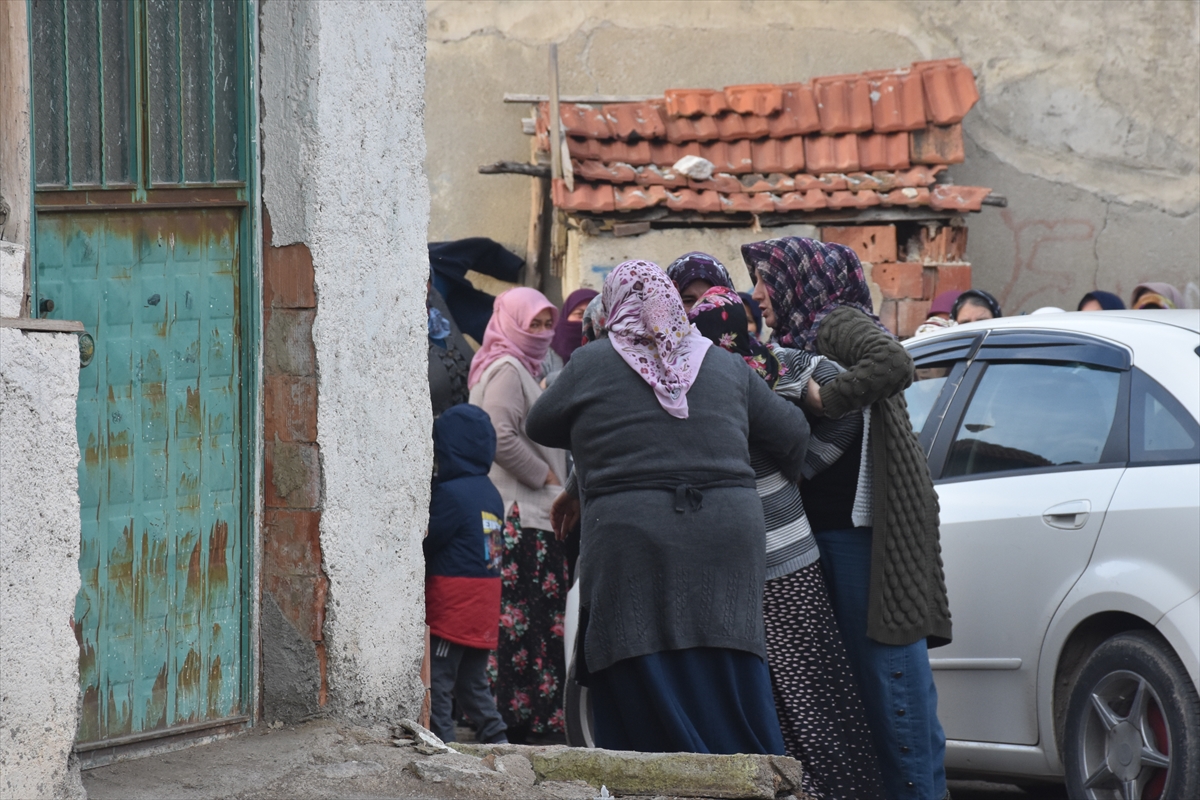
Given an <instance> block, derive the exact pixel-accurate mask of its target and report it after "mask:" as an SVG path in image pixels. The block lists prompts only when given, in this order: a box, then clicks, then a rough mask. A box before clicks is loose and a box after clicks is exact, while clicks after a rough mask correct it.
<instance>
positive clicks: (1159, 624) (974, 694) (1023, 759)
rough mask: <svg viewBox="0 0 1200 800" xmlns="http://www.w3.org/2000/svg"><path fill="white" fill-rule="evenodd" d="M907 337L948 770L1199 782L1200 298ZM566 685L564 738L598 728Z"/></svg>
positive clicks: (1131, 793)
mask: <svg viewBox="0 0 1200 800" xmlns="http://www.w3.org/2000/svg"><path fill="white" fill-rule="evenodd" d="M906 346H907V347H908V348H909V350H910V352H911V353H912V355H913V359H914V361H915V363H916V367H917V380H916V382H915V383H914V384H913V385H912V386H911V387H910V388H909V389H908V390H907V391H906V393H905V394H906V397H907V400H908V406H909V413H910V416H911V417H912V420H913V428H914V429H915V430H916V431H917V433H918V435H919V436H920V439H921V444H922V446H923V447H924V449H925V452H926V455H927V456H928V458H929V465H930V471H931V473H932V475H933V478H934V482H935V484H936V486H937V491H938V496H939V498H940V502H941V523H942V524H941V542H942V557H943V560H944V563H945V571H946V583H947V587H948V590H949V596H950V610H951V612H952V614H953V620H954V641H953V643H952V644H950V645H947V646H946V647H941V648H938V649H935V650H932V651H930V659H929V660H930V664H931V665H932V667H933V670H934V673H933V674H934V679H935V682H936V683H937V688H938V696H939V702H938V715H939V717H940V718H941V721H942V725H943V727H944V728H945V731H946V737H947V740H948V741H947V747H946V767H947V769H948V770H949V771H951V773H955V774H959V775H972V776H983V777H997V778H1004V779H1006V780H1008V781H1039V780H1041V781H1051V782H1055V781H1060V780H1063V779H1064V778H1065V780H1066V783H1067V790H1068V793H1069V794H1070V796H1071V797H1087V798H1107V797H1114V798H1146V800H1155V799H1156V798H1160V797H1162V798H1196V797H1200V698H1198V689H1200V312H1197V311H1182V310H1180V311H1130V312H1091V313H1064V314H1051V315H1037V316H1025V317H1013V318H1008V319H999V320H989V321H987V322H981V323H973V324H969V325H962V326H959V327H955V328H948V329H946V330H944V331H939V332H938V333H936V334H932V335H929V336H926V337H922V338H920V339H915V340H910V341H909V342H907V343H906ZM575 594H576V592H575V591H573V592H572V595H573V596H574V595H575ZM576 603H577V600H575V599H574V597H573V598H572V600H571V601H569V605H568V619H569V624H568V630H567V634H568V639H567V641H568V658H569V657H570V652H571V649H572V644H571V643H572V642H573V639H574V627H573V625H572V624H571V623H573V622H574V619H575V616H574V614H573V613H571V612H572V611H574V610H576ZM568 668H569V667H568ZM568 687H569V688H568V702H567V709H566V711H567V721H568V729H569V737H570V741H571V742H572V743H573V744H591V737H590V715H589V713H588V711H589V709H588V705H587V697H586V690H582V691H581V690H580V687H578V686H576V685H575V684H574V681H569V682H568Z"/></svg>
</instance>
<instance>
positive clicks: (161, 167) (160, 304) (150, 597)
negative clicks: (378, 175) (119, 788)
mask: <svg viewBox="0 0 1200 800" xmlns="http://www.w3.org/2000/svg"><path fill="white" fill-rule="evenodd" d="M30 22H31V25H30V27H31V34H32V38H33V42H32V47H31V52H32V67H33V90H34V91H33V112H34V113H33V117H34V150H35V159H34V160H35V164H34V169H35V180H36V190H35V208H36V213H35V231H34V267H35V268H34V285H33V289H34V304H35V309H36V310H37V311H39V312H40V315H41V316H46V317H52V318H58V319H74V320H80V321H82V322H83V324H84V327H85V328H86V330H87V334H88V336H90V337H92V339H93V340H94V355H93V356H92V358H91V361H90V363H87V364H86V365H85V366H82V367H81V369H80V373H79V375H80V387H79V403H78V410H77V430H78V435H79V448H80V452H81V455H82V459H81V462H80V465H79V497H80V508H81V514H82V542H81V552H80V559H79V568H80V574H81V578H82V589H81V591H80V593H79V597H78V600H77V602H76V609H75V615H74V626H75V632H76V638H77V640H78V641H79V648H80V662H79V664H80V684H81V691H82V694H83V718H82V722H81V725H80V729H79V734H78V742H79V749H81V750H88V749H95V748H97V747H101V746H113V745H119V744H122V743H127V742H134V741H137V740H139V739H144V738H151V737H155V736H160V735H175V734H178V733H180V732H181V731H192V730H207V729H208V728H210V727H213V726H218V725H229V724H237V723H239V722H241V721H242V720H244V719H245V715H246V713H247V712H246V707H247V704H248V698H249V691H248V689H249V674H250V670H249V652H248V650H249V648H248V646H247V640H248V632H249V619H248V605H249V604H248V601H247V599H248V590H247V589H248V579H249V572H250V569H249V563H250V562H249V555H250V551H249V548H248V546H247V539H248V537H247V531H248V525H247V519H248V511H249V501H248V490H247V485H248V481H247V480H246V469H247V463H248V459H247V457H246V452H247V450H248V446H247V435H246V434H247V431H250V430H253V426H252V420H251V419H250V413H251V411H250V410H251V409H252V408H253V402H252V398H251V397H249V396H247V395H246V394H245V393H244V391H243V387H244V386H246V385H253V380H248V379H249V378H252V377H253V365H252V360H251V359H250V358H249V355H248V352H249V349H248V347H247V331H248V330H251V329H252V326H251V325H250V324H249V323H250V322H251V320H252V319H253V314H252V310H251V309H250V308H249V307H248V305H246V304H244V302H243V301H244V299H245V298H248V297H253V296H255V295H254V292H253V291H252V289H253V285H252V283H251V279H252V273H253V270H250V269H246V268H245V266H244V265H246V264H247V263H248V262H249V259H248V253H249V250H248V248H247V246H246V243H247V241H249V240H250V235H249V234H250V231H249V227H248V226H249V225H250V223H251V220H250V219H249V214H248V213H247V208H248V206H247V197H248V193H249V186H248V183H247V181H246V176H247V175H248V170H247V165H246V159H247V157H248V156H247V153H246V152H245V151H246V150H247V148H245V147H243V146H242V145H241V143H242V142H244V141H245V138H246V137H245V132H246V130H247V129H248V124H247V119H248V112H247V110H246V105H247V98H248V94H249V93H248V91H247V85H246V78H245V76H246V75H247V74H248V72H249V70H248V69H247V63H248V58H249V48H248V46H247V35H246V28H247V18H246V8H245V7H244V5H243V4H242V3H240V2H237V1H236V0H139V2H134V3H129V2H125V0H113V1H111V2H110V0H86V2H84V1H83V0H67V2H64V0H30Z"/></svg>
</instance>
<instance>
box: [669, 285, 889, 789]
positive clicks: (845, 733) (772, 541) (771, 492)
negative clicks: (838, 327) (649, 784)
mask: <svg viewBox="0 0 1200 800" xmlns="http://www.w3.org/2000/svg"><path fill="white" fill-rule="evenodd" d="M688 319H690V320H691V321H692V324H693V325H694V326H695V327H696V329H697V330H699V331H700V333H701V334H703V335H704V336H705V337H707V338H708V339H709V340H710V341H712V343H713V344H715V345H717V346H718V347H720V348H722V349H723V350H728V351H729V352H731V353H733V354H735V355H739V356H741V357H742V360H743V361H745V362H746V364H747V365H748V366H749V367H750V368H751V369H752V370H754V371H755V372H756V373H757V374H758V375H759V377H761V378H762V379H763V380H764V381H766V383H767V385H768V386H770V387H771V388H772V389H774V390H775V391H776V392H777V393H778V394H780V395H782V396H784V397H788V398H790V399H794V400H795V401H796V402H800V401H801V400H802V398H803V393H804V392H805V390H807V388H808V382H809V380H810V379H811V378H813V376H814V373H815V372H816V371H817V370H818V369H822V370H824V371H825V373H826V378H827V379H828V378H831V377H836V376H837V372H838V371H837V368H836V367H834V366H833V365H832V364H830V363H829V362H828V361H827V360H826V359H824V358H822V357H821V356H814V355H812V354H811V353H807V352H805V351H803V350H791V349H784V348H779V347H776V348H770V347H768V346H767V345H764V344H760V343H759V342H758V341H757V340H756V339H754V338H753V337H752V336H751V335H750V332H749V326H748V318H747V315H746V309H745V306H743V305H742V298H741V297H740V296H739V295H738V294H737V293H736V292H734V291H733V290H732V289H726V288H724V287H722V286H717V287H713V288H712V289H709V290H708V291H707V292H705V293H704V295H703V296H702V297H701V298H700V300H699V302H697V303H696V305H694V306H692V310H691V311H689V312H688ZM855 423H857V426H858V427H857V429H856V428H855ZM820 424H821V425H823V426H824V427H826V428H831V429H832V430H829V431H826V432H824V433H825V434H826V435H825V436H824V438H823V441H822V442H821V444H820V446H818V445H817V442H816V437H817V434H818V430H819V428H818V426H816V425H814V427H813V437H812V438H811V439H810V441H809V449H808V456H807V457H806V459H805V473H806V474H808V473H809V471H810V470H812V469H814V468H819V466H820V465H821V463H822V461H821V459H822V457H823V456H824V455H825V454H827V453H829V452H830V450H831V449H833V450H836V448H837V447H838V443H839V441H841V442H843V446H844V442H845V441H846V440H847V439H849V438H852V437H853V435H854V431H855V430H861V427H862V417H861V416H857V417H852V418H846V420H844V421H843V420H837V421H823V422H822V423H820ZM750 463H751V464H752V465H753V466H754V476H755V480H756V481H757V483H758V495H759V497H760V498H761V500H762V506H763V517H764V519H765V521H766V527H767V540H766V542H767V572H766V578H767V581H766V585H765V587H764V590H763V623H764V626H765V629H766V639H767V665H768V667H769V668H770V671H771V687H772V689H773V691H774V694H775V710H776V711H777V712H778V714H779V726H780V728H781V729H782V731H783V742H784V745H785V746H786V747H787V754H788V755H789V756H791V757H792V758H795V759H797V760H798V761H800V763H801V764H803V766H804V771H803V780H804V784H803V789H804V791H805V792H806V793H807V794H808V795H809V796H810V797H814V798H818V799H819V800H824V798H843V797H853V798H856V800H868V798H882V797H883V784H882V783H881V782H880V778H879V763H878V759H877V758H876V756H875V744H874V742H873V741H871V731H870V728H869V727H868V726H867V718H866V713H865V712H864V711H863V704H862V699H861V698H860V697H859V692H858V686H857V684H856V683H855V680H854V677H853V673H852V671H851V669H850V662H849V660H848V659H847V657H846V645H845V644H844V643H843V642H842V636H841V634H840V633H838V628H837V622H836V621H835V620H834V617H833V609H832V608H831V607H830V604H829V593H828V591H826V588H825V579H824V578H823V577H822V576H821V565H820V564H819V563H817V559H818V557H819V553H818V552H817V542H816V539H814V538H813V534H812V529H811V528H810V527H809V524H808V518H807V517H806V516H805V514H804V501H803V499H802V497H801V495H800V487H799V486H797V485H796V484H795V483H794V482H793V481H789V480H787V479H786V478H784V476H783V475H782V473H780V471H779V469H778V468H777V467H776V466H775V462H774V461H773V460H772V459H771V458H770V457H769V456H767V455H765V454H764V453H762V452H760V451H759V450H758V448H755V447H751V448H750Z"/></svg>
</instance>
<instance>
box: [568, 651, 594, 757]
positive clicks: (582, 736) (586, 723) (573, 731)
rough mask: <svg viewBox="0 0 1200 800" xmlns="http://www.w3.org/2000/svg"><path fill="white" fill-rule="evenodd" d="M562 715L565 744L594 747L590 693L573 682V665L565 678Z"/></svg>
mask: <svg viewBox="0 0 1200 800" xmlns="http://www.w3.org/2000/svg"><path fill="white" fill-rule="evenodd" d="M563 705H564V708H563V713H564V716H565V717H566V720H567V744H568V745H570V746H571V747H595V746H596V739H595V736H594V735H593V733H592V731H593V727H592V719H593V718H592V693H591V692H589V691H588V688H587V687H586V686H580V685H579V684H578V683H576V682H575V665H574V664H572V665H571V674H570V675H568V676H567V691H566V700H565V702H564V704H563Z"/></svg>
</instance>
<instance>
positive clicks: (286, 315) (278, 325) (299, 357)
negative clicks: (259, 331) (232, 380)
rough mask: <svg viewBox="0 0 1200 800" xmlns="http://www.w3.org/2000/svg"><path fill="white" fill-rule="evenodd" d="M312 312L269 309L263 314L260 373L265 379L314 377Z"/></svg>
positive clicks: (313, 317) (310, 310) (313, 314)
mask: <svg viewBox="0 0 1200 800" xmlns="http://www.w3.org/2000/svg"><path fill="white" fill-rule="evenodd" d="M316 315H317V312H316V311H315V310H313V309H293V308H270V309H266V310H264V312H263V329H264V336H263V369H264V370H265V371H266V373H267V374H268V375H300V376H304V375H314V374H316V364H317V352H316V349H315V348H314V347H313V338H312V326H313V320H314V319H316Z"/></svg>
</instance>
